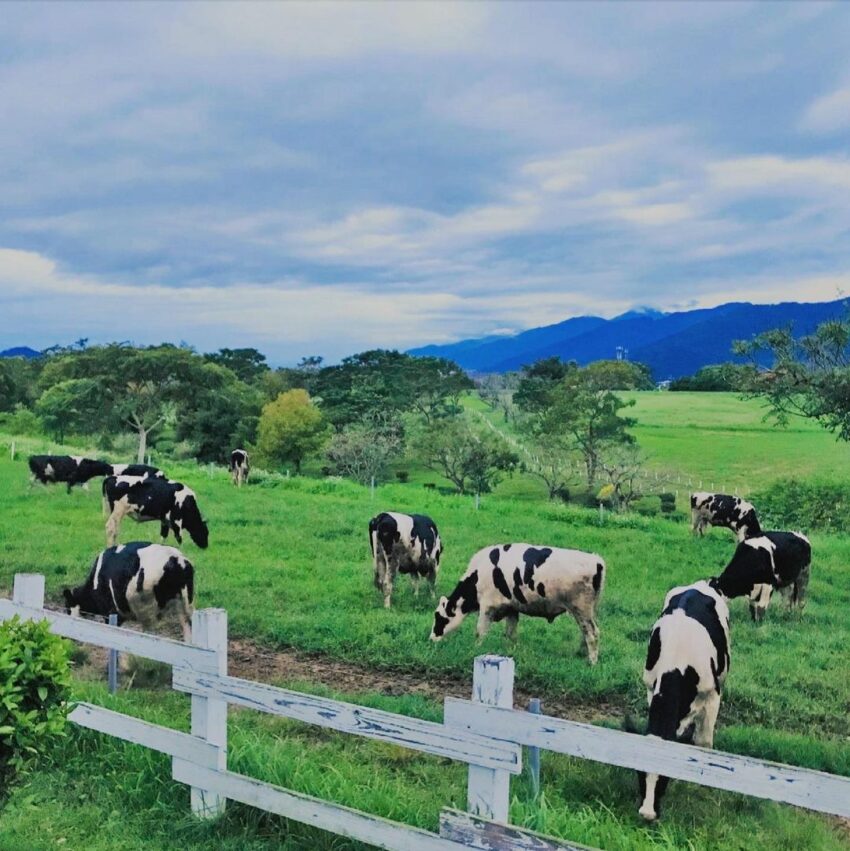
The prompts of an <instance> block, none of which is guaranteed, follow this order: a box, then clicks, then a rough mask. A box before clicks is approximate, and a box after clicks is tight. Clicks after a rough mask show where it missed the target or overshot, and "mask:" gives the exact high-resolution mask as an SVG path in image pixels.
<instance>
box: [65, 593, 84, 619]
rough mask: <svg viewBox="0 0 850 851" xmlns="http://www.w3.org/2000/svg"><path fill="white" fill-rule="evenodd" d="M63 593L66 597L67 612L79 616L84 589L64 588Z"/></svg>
mask: <svg viewBox="0 0 850 851" xmlns="http://www.w3.org/2000/svg"><path fill="white" fill-rule="evenodd" d="M62 595H63V596H64V598H65V614H66V615H74V617H77V616H78V615H79V614H80V609H81V608H82V603H83V589H82V588H81V587H80V588H73V589H72V588H63V589H62Z"/></svg>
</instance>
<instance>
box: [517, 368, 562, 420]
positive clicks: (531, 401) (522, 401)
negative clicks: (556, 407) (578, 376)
mask: <svg viewBox="0 0 850 851" xmlns="http://www.w3.org/2000/svg"><path fill="white" fill-rule="evenodd" d="M577 370H578V364H577V363H576V362H575V361H569V362H564V361H562V360H561V359H560V358H559V357H551V358H544V359H542V360H539V361H536V362H535V363H533V364H530V365H529V366H524V367H523V368H522V372H521V374H520V378H519V381H518V382H517V387H516V390H515V392H514V394H513V401H514V404H515V405H516V406H517V407H518V408H519V409H520V410H521V411H523V412H525V413H529V414H539V413H542V412H543V411H545V410H546V409H547V408H549V407H550V406H551V404H552V393H553V391H554V390H555V388H556V387H557V386H558V385H559V384H560V383H561V382H562V381H563V380H564V379H565V378H566V377H567V375H570V374H571V373H574V372H576V371H577Z"/></svg>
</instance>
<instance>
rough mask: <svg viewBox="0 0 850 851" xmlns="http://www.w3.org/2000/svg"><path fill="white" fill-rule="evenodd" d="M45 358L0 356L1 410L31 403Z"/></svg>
mask: <svg viewBox="0 0 850 851" xmlns="http://www.w3.org/2000/svg"><path fill="white" fill-rule="evenodd" d="M43 364H44V359H43V358H21V357H13V358H0V412H2V411H11V410H13V409H14V408H15V407H17V406H18V405H31V404H32V403H33V401H35V398H36V396H37V393H36V382H37V380H38V376H39V373H40V372H41V368H42V366H43Z"/></svg>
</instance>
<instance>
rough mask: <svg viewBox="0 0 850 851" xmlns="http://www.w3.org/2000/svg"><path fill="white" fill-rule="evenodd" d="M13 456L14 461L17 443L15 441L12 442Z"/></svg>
mask: <svg viewBox="0 0 850 851" xmlns="http://www.w3.org/2000/svg"><path fill="white" fill-rule="evenodd" d="M11 454H12V460H13V461H14V460H15V441H14V440H13V441H12V452H11Z"/></svg>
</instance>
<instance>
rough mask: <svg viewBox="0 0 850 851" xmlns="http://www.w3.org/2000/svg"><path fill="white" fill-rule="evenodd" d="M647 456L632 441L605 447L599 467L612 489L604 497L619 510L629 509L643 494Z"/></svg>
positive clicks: (600, 457)
mask: <svg viewBox="0 0 850 851" xmlns="http://www.w3.org/2000/svg"><path fill="white" fill-rule="evenodd" d="M645 464H646V456H645V455H644V454H643V453H642V452H641V451H640V450H639V449H638V448H637V446H635V445H634V444H631V443H625V444H624V443H613V444H608V445H606V446H605V447H604V448H603V451H602V453H601V455H600V456H599V469H600V471H601V472H602V474H603V475H604V477H605V481H606V485H605V486H604V487H606V488H610V491H609V492H608V493H607V494H606V496H605V497H604V498H605V499H608V500H610V502H611V504H612V506H613V507H614V508H615V509H616V510H617V511H628V510H629V508H630V507H631V506H632V503H634V502H636V501H637V500H639V499H640V498H641V497H642V496H643V489H642V486H641V479H642V476H643V470H644V465H645Z"/></svg>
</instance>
